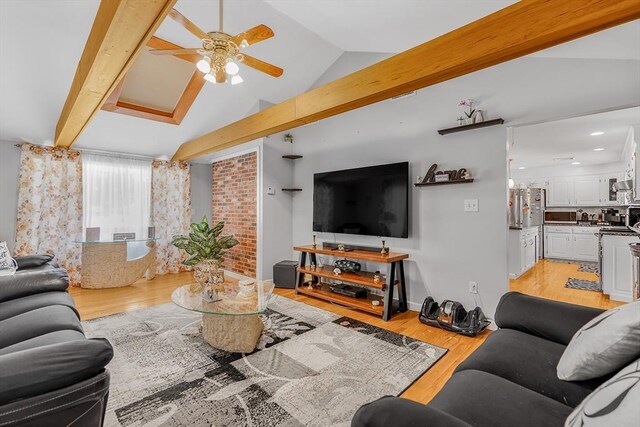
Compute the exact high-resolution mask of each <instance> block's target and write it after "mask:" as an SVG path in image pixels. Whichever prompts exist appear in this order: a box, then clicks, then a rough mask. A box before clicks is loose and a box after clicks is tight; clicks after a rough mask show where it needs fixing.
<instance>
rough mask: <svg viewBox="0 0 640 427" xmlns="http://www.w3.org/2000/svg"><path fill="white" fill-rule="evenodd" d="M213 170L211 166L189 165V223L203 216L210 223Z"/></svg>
mask: <svg viewBox="0 0 640 427" xmlns="http://www.w3.org/2000/svg"><path fill="white" fill-rule="evenodd" d="M212 175H213V170H212V169H211V165H207V164H198V163H193V164H191V221H192V222H195V221H200V219H202V217H203V216H205V215H206V217H207V218H208V219H209V221H211V198H212V194H211V190H212Z"/></svg>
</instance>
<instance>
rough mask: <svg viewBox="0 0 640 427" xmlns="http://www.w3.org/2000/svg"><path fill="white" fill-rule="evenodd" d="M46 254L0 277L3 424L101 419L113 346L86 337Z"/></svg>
mask: <svg viewBox="0 0 640 427" xmlns="http://www.w3.org/2000/svg"><path fill="white" fill-rule="evenodd" d="M52 258H53V257H52V256H51V255H34V256H28V257H18V258H16V261H17V262H18V271H17V272H16V274H15V275H13V276H2V277H0V426H18V425H19V426H43V425H49V426H62V425H64V426H67V425H73V426H101V425H102V423H103V421H104V412H105V408H106V405H107V397H108V393H109V372H108V371H107V370H106V369H105V366H106V365H107V363H109V361H110V360H111V358H112V357H113V349H112V347H111V345H110V344H109V342H108V341H106V340H104V339H87V338H86V337H85V336H84V332H83V330H82V325H81V323H80V317H79V315H78V312H77V311H76V309H75V306H74V303H73V299H72V298H71V296H70V295H69V294H68V293H67V288H68V286H69V277H68V275H67V273H66V271H65V270H64V269H61V268H59V267H58V265H57V264H56V263H55V262H54V261H53V260H52Z"/></svg>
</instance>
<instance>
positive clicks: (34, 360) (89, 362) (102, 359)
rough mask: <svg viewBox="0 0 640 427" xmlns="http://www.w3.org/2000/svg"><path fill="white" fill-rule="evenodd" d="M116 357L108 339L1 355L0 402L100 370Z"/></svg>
mask: <svg viewBox="0 0 640 427" xmlns="http://www.w3.org/2000/svg"><path fill="white" fill-rule="evenodd" d="M112 357H113V349H112V348H111V344H109V341H107V340H105V339H85V340H76V341H67V342H62V343H57V344H51V345H46V346H42V347H36V348H30V349H26V350H22V351H16V352H13V353H9V354H4V355H1V356H0V366H1V367H2V369H0V384H2V387H0V405H2V404H5V403H9V402H12V401H15V400H19V399H23V398H26V397H30V396H37V395H40V394H42V393H47V392H50V391H53V390H57V389H60V388H62V387H66V386H68V385H71V384H74V383H77V382H79V381H83V380H86V379H87V378H90V377H93V376H94V375H97V374H98V373H100V372H101V371H102V370H103V369H104V367H105V366H106V365H107V363H109V361H110V360H111V358H112Z"/></svg>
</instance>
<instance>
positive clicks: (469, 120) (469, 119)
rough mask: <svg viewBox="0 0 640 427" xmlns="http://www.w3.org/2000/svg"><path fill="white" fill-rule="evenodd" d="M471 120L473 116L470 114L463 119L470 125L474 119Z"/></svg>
mask: <svg viewBox="0 0 640 427" xmlns="http://www.w3.org/2000/svg"><path fill="white" fill-rule="evenodd" d="M473 120H474V119H473V116H472V117H467V118H466V119H465V123H466V124H468V125H472V124H473V123H474V121H473Z"/></svg>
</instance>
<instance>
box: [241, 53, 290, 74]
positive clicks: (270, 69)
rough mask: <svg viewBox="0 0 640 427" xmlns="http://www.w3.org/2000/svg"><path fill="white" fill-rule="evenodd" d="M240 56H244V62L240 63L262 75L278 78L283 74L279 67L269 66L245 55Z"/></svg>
mask: <svg viewBox="0 0 640 427" xmlns="http://www.w3.org/2000/svg"><path fill="white" fill-rule="evenodd" d="M242 55H243V56H244V60H243V61H242V63H243V64H245V65H248V66H249V67H251V68H255V69H256V70H258V71H262V72H263V73H266V74H269V75H270V76H273V77H280V76H281V75H282V73H284V70H283V69H282V68H280V67H276V66H275V65H271V64H269V63H268V62H264V61H261V60H259V59H257V58H254V57H253V56H249V55H245V54H242Z"/></svg>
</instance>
